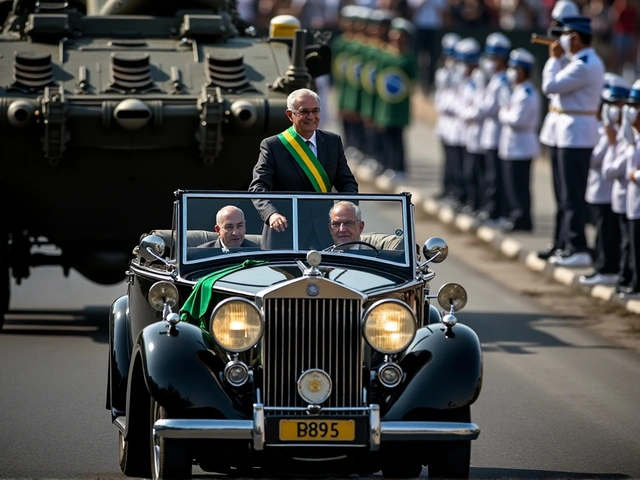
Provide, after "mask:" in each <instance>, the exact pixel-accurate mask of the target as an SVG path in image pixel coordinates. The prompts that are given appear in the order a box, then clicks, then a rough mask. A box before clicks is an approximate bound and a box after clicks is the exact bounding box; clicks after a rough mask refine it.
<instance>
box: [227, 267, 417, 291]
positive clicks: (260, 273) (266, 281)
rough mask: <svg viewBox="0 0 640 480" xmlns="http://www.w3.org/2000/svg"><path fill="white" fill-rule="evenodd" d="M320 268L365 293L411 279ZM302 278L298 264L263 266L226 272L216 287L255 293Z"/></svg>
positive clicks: (326, 274)
mask: <svg viewBox="0 0 640 480" xmlns="http://www.w3.org/2000/svg"><path fill="white" fill-rule="evenodd" d="M320 270H321V271H322V272H326V273H325V278H328V279H329V280H333V281H335V282H337V283H340V284H342V285H344V286H346V287H349V288H352V289H354V290H358V291H360V292H363V293H365V294H368V293H370V292H374V291H376V290H380V289H384V288H390V287H394V286H399V285H402V284H404V283H406V282H408V281H410V279H401V278H399V277H397V276H394V275H390V274H382V273H381V272H375V273H374V272H372V271H364V270H359V269H354V268H345V267H330V266H326V265H323V266H321V267H320ZM300 277H302V271H301V270H300V268H299V267H298V266H297V265H291V264H289V265H278V266H274V265H260V266H256V267H252V268H245V269H242V270H239V271H237V272H233V273H230V274H228V275H226V276H225V277H223V278H221V279H220V280H218V281H217V282H216V284H215V289H216V290H226V291H233V292H237V293H244V294H249V295H255V294H257V293H258V292H260V291H262V290H264V289H265V288H269V287H272V286H274V285H277V284H279V283H283V282H286V281H288V280H293V279H294V278H300Z"/></svg>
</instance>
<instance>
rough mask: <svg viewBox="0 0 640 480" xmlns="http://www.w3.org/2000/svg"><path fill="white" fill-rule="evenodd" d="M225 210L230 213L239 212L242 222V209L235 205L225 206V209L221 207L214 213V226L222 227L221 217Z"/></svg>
mask: <svg viewBox="0 0 640 480" xmlns="http://www.w3.org/2000/svg"><path fill="white" fill-rule="evenodd" d="M225 210H227V211H228V212H232V211H236V210H237V211H239V212H240V213H241V214H242V221H243V222H244V212H243V211H242V209H240V208H238V207H236V206H235V205H227V206H226V207H222V208H221V209H220V210H218V213H216V225H218V226H219V227H221V226H222V215H223V214H224V213H226V212H225Z"/></svg>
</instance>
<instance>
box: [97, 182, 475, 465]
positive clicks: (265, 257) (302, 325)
mask: <svg viewBox="0 0 640 480" xmlns="http://www.w3.org/2000/svg"><path fill="white" fill-rule="evenodd" d="M175 195H176V201H175V203H174V210H173V211H174V216H173V226H172V228H171V229H166V230H154V231H151V232H149V234H148V235H144V236H143V237H142V238H141V240H140V243H139V245H138V246H136V247H135V249H134V255H135V258H134V259H133V260H132V261H131V264H130V267H129V270H128V272H127V276H128V281H127V283H128V287H127V293H126V295H123V296H122V297H120V298H118V299H117V300H116V301H115V302H114V303H113V305H112V308H111V312H110V318H109V332H110V335H109V346H110V358H109V364H108V385H107V399H106V406H107V409H108V410H110V411H111V418H112V422H113V423H114V424H115V425H116V426H117V428H118V430H119V433H118V434H119V444H120V466H121V468H122V471H123V472H124V473H125V474H126V475H129V476H141V477H152V478H184V477H190V476H191V474H192V467H193V466H194V465H196V466H199V468H200V469H202V470H204V471H210V472H220V473H227V474H235V475H247V476H248V475H252V474H257V473H258V472H259V474H260V475H264V474H265V473H266V474H280V473H289V474H304V473H310V472H311V473H314V474H318V473H326V474H331V475H336V474H369V473H374V472H377V471H380V470H382V472H383V474H384V475H385V476H386V477H402V478H407V477H414V476H418V475H419V474H420V472H421V471H422V467H423V466H428V468H429V475H430V476H432V477H445V478H447V477H448V478H462V477H467V476H468V475H469V463H470V455H471V441H472V440H474V439H476V438H477V437H478V435H479V433H480V431H479V428H478V427H477V426H476V425H475V424H473V423H472V422H471V405H472V404H473V403H474V401H475V400H476V399H477V398H478V396H479V394H480V389H481V385H482V352H481V348H480V342H479V340H478V337H477V336H476V334H475V333H474V332H473V330H471V329H470V328H469V327H467V326H465V325H462V324H460V323H457V319H456V316H455V313H456V312H458V311H459V310H460V309H462V308H463V307H464V306H465V304H466V301H467V294H466V291H465V290H464V288H463V287H462V286H460V285H458V284H454V283H449V284H446V285H443V286H442V287H441V288H440V289H439V291H438V293H437V294H431V293H430V286H429V284H430V282H431V281H432V280H433V278H434V275H435V274H434V272H433V271H432V270H431V269H430V265H431V264H434V263H439V262H441V261H442V260H444V259H445V258H446V256H447V253H448V247H447V245H446V243H445V242H444V241H443V240H442V239H440V238H437V237H434V238H431V239H429V240H427V242H425V244H424V246H423V248H422V249H420V248H418V244H417V243H416V239H415V231H414V218H413V214H414V208H413V205H412V203H411V195H410V194H407V193H405V194H401V195H343V194H295V195H293V194H275V193H274V194H268V195H267V194H265V195H263V196H261V197H259V198H258V197H256V195H255V194H249V193H246V192H241V193H239V192H209V191H207V192H204V191H177V192H176V193H175ZM339 201H350V202H352V203H354V204H357V205H358V207H359V210H360V212H361V215H362V220H363V221H364V222H365V225H364V229H363V231H362V234H361V237H360V239H359V240H356V241H354V242H349V243H341V244H335V243H334V241H333V239H332V238H333V237H332V236H331V235H330V232H329V230H330V229H329V216H328V213H329V209H330V208H331V207H332V206H333V205H334V203H337V202H339ZM264 202H270V203H271V206H273V207H274V208H276V209H277V210H278V211H279V212H280V213H282V214H284V215H285V216H286V217H287V219H288V221H289V226H288V228H287V229H286V230H285V231H284V232H283V233H278V234H275V233H274V232H270V233H268V232H267V229H265V228H264V227H266V225H265V223H264V222H263V220H262V218H261V217H260V216H259V214H258V209H257V207H259V206H260V205H264ZM227 205H234V206H236V207H238V208H241V209H242V210H243V212H244V214H245V221H246V236H245V239H246V240H249V241H251V242H253V243H251V244H248V245H250V246H245V247H236V248H233V247H231V248H228V249H227V248H221V247H216V245H220V243H219V242H218V243H216V239H217V238H218V236H217V234H216V232H215V231H214V225H215V223H216V214H217V212H218V211H219V210H220V209H221V208H222V207H224V206H227ZM374 213H375V215H374ZM280 237H281V238H280ZM309 239H313V240H312V241H311V243H314V244H315V245H309V244H308V243H309ZM318 242H325V243H324V245H320V246H318ZM312 247H314V248H312ZM321 247H322V248H321ZM420 250H421V251H420ZM435 299H437V303H438V304H439V305H440V307H441V309H438V308H436V307H435V306H434V305H432V304H431V300H435ZM254 469H256V470H254Z"/></svg>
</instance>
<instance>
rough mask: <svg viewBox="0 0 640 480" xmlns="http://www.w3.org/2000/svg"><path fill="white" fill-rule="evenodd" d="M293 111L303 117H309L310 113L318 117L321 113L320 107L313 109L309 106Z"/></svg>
mask: <svg viewBox="0 0 640 480" xmlns="http://www.w3.org/2000/svg"><path fill="white" fill-rule="evenodd" d="M291 111H292V112H293V113H295V114H296V115H300V116H301V117H307V116H308V115H309V114H311V115H313V116H314V117H317V116H318V115H320V107H318V108H312V109H311V110H309V109H307V108H301V109H300V110H291Z"/></svg>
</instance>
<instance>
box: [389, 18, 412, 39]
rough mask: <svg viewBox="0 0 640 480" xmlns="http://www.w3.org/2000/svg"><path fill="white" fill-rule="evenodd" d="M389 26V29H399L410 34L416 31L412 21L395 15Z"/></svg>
mask: <svg viewBox="0 0 640 480" xmlns="http://www.w3.org/2000/svg"><path fill="white" fill-rule="evenodd" d="M390 28H391V30H399V31H401V32H404V33H406V34H407V35H410V36H413V34H414V33H415V32H416V27H414V26H413V23H411V22H410V21H409V20H407V19H406V18H402V17H396V18H394V19H393V20H391V27H390Z"/></svg>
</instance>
